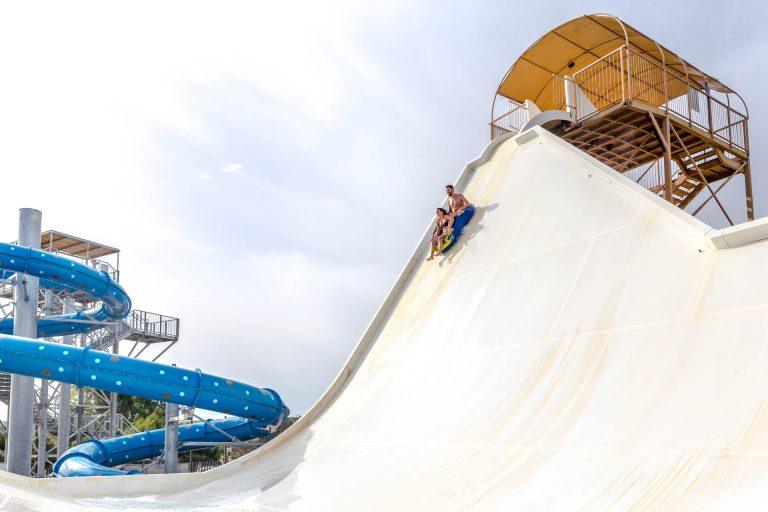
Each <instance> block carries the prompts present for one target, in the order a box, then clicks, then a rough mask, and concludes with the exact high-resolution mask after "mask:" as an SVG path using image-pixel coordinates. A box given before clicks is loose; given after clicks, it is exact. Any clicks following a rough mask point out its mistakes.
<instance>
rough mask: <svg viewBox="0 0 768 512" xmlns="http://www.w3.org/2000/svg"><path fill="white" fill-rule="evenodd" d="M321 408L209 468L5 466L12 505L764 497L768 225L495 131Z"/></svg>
mask: <svg viewBox="0 0 768 512" xmlns="http://www.w3.org/2000/svg"><path fill="white" fill-rule="evenodd" d="M457 185H458V187H457V188H458V190H459V191H460V192H463V193H465V194H466V195H467V197H468V198H469V199H470V200H471V201H472V202H473V203H474V204H475V206H476V213H475V216H474V218H473V219H472V221H471V222H470V223H469V225H468V226H467V227H466V228H465V229H464V233H463V235H462V236H461V238H460V239H459V241H458V242H457V244H456V246H455V247H454V248H453V249H452V250H451V251H450V252H449V253H447V254H445V255H443V256H438V257H437V258H436V259H435V261H432V262H429V263H427V262H425V261H424V258H425V257H426V255H427V248H428V240H427V239H423V240H422V241H421V243H420V244H419V246H418V247H417V249H416V250H415V252H414V253H413V254H412V255H411V256H410V258H409V259H408V261H407V263H406V266H405V268H404V269H403V272H402V274H401V275H400V277H399V278H398V279H397V281H396V283H395V285H394V287H393V289H392V291H391V292H390V294H389V295H388V297H387V298H386V299H385V301H384V303H383V305H382V306H381V309H380V310H379V311H378V312H377V313H376V315H375V316H374V318H373V320H372V321H371V323H370V325H369V327H368V329H367V330H366V332H365V333H364V334H363V336H362V339H361V340H360V342H359V344H358V345H357V346H356V348H355V349H354V350H353V352H352V354H351V355H350V357H349V359H348V360H347V361H346V363H345V364H344V366H343V367H342V369H341V371H340V372H339V374H338V376H337V377H336V379H335V380H334V381H333V382H332V383H331V384H330V386H329V388H328V389H327V391H326V392H325V393H324V394H323V396H322V397H321V398H320V399H319V400H318V402H317V403H316V404H315V405H314V406H313V407H312V408H311V409H310V410H309V411H308V412H307V413H306V414H305V415H304V416H302V418H301V419H300V420H299V421H297V422H296V423H295V424H293V425H292V426H291V427H290V428H289V429H288V430H286V431H285V432H283V433H282V434H281V435H280V436H278V437H277V438H276V439H274V440H273V441H271V442H269V443H267V444H266V445H264V446H263V447H261V448H259V449H258V450H256V451H254V452H252V453H250V454H248V455H246V456H244V457H241V458H240V459H237V460H235V461H233V462H231V463H229V464H227V465H225V466H223V467H221V468H217V469H215V470H212V471H207V472H205V473H199V474H191V475H189V474H175V475H140V476H132V477H111V478H98V477H96V478H71V479H64V478H62V479H54V480H50V479H48V480H35V479H30V478H22V477H18V476H16V475H10V474H2V475H0V496H2V497H3V499H5V500H6V501H5V503H7V504H9V508H10V507H12V508H13V510H16V511H18V510H22V511H32V510H57V511H58V510H77V511H80V510H116V509H119V510H136V511H138V510H141V511H146V510H176V511H179V510H217V509H218V510H228V511H229V510H238V511H244V510H251V511H263V512H279V511H288V510H290V511H312V512H322V511H334V512H338V511H369V510H370V511H432V510H434V511H440V512H446V511H462V512H465V511H544V510H546V511H560V510H565V511H572V510H585V511H605V510H628V511H629V510H631V511H643V510H697V511H698V510H717V511H723V510H734V511H749V510H761V509H762V508H763V505H764V504H765V503H766V502H768V455H767V454H768V372H766V368H768V339H767V338H768V268H767V267H766V265H765V261H767V260H768V241H767V240H766V239H768V222H766V220H765V219H762V220H758V221H753V222H749V223H746V224H740V225H737V226H735V227H731V228H727V229H724V230H715V229H712V228H710V227H709V226H707V225H705V224H703V223H701V222H700V221H698V220H696V219H695V218H693V217H691V216H689V215H688V214H686V213H685V212H683V211H681V210H679V209H676V208H675V207H672V206H671V205H669V204H667V203H665V202H664V201H662V200H661V199H660V198H658V197H656V196H654V195H653V194H652V193H651V192H649V191H647V190H645V189H643V188H642V187H640V186H638V185H636V184H634V183H633V182H631V181H630V180H628V179H626V178H624V177H622V176H620V175H618V174H617V173H616V172H615V171H613V170H611V169H609V168H607V167H605V166H604V165H602V164H600V163H599V162H597V161H595V160H593V159H591V158H590V157H588V156H586V155H585V154H583V153H581V152H579V151H578V150H577V149H575V148H573V147H572V146H569V145H568V144H566V143H565V142H563V141H561V140H560V139H558V138H557V137H555V136H553V135H551V134H549V133H547V132H546V131H543V130H541V129H539V128H533V129H531V130H529V131H526V132H524V133H523V134H522V135H519V136H517V137H516V138H513V139H501V140H499V139H497V141H495V142H494V143H493V144H492V145H491V146H489V147H488V148H487V149H486V151H484V153H483V154H482V156H481V157H480V158H479V159H478V160H476V161H474V162H472V163H470V164H469V165H468V166H467V168H466V169H465V170H464V172H463V173H462V175H461V177H460V179H459V181H458V184H457Z"/></svg>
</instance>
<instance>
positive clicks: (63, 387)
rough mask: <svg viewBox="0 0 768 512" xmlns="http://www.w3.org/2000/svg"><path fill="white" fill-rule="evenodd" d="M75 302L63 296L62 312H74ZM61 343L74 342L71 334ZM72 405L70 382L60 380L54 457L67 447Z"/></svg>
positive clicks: (68, 343)
mask: <svg viewBox="0 0 768 512" xmlns="http://www.w3.org/2000/svg"><path fill="white" fill-rule="evenodd" d="M74 312H75V303H74V300H73V299H72V297H70V296H69V295H67V296H66V297H65V298H64V314H68V313H74ZM62 343H64V344H65V345H72V344H74V338H73V337H72V336H64V338H63V339H62ZM71 407H72V384H69V383H64V382H62V383H61V384H60V387H59V424H58V434H57V437H56V458H57V459H58V458H59V457H61V456H62V455H63V454H64V452H65V451H67V450H68V449H69V436H70V433H71V432H70V422H71V421H72V420H71V410H72V409H71Z"/></svg>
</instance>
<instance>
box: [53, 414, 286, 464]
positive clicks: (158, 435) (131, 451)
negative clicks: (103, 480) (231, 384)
mask: <svg viewBox="0 0 768 512" xmlns="http://www.w3.org/2000/svg"><path fill="white" fill-rule="evenodd" d="M214 427H215V428H214ZM222 431H223V432H225V433H226V434H227V435H225V434H224V433H223V432H222ZM272 434H273V433H272V432H270V431H269V430H267V429H265V428H264V423H263V422H259V421H255V420H247V419H244V418H228V419H223V420H212V421H210V422H208V423H207V422H202V421H201V422H197V423H192V424H190V425H183V426H181V427H179V441H180V442H181V443H185V442H193V441H194V442H226V441H230V440H231V437H235V438H237V439H239V440H241V441H244V440H247V439H253V438H256V437H262V438H265V437H271V436H272ZM230 436H231V437H230ZM164 442H165V429H162V428H160V429H157V430H150V431H148V432H140V433H138V434H131V435H129V436H122V437H116V438H114V439H105V440H101V441H99V440H96V439H91V440H90V441H87V442H85V443H83V444H81V445H78V446H75V447H73V448H70V449H69V450H67V451H66V452H64V454H63V455H62V456H61V457H60V458H59V459H58V460H57V461H56V464H54V466H53V474H54V475H56V476H59V477H69V476H108V475H109V476H111V475H126V474H136V473H137V471H135V470H132V471H123V470H120V469H112V466H116V465H119V464H125V463H126V462H129V461H132V460H141V459H148V458H151V457H157V456H159V455H160V454H162V452H163V448H164ZM191 449H192V448H190V447H184V446H183V445H182V447H181V448H179V453H182V452H185V451H189V450H191Z"/></svg>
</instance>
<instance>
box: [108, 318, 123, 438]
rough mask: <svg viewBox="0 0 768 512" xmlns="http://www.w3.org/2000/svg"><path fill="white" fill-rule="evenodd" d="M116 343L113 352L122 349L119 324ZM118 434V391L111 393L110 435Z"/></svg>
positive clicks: (115, 352) (115, 330)
mask: <svg viewBox="0 0 768 512" xmlns="http://www.w3.org/2000/svg"><path fill="white" fill-rule="evenodd" d="M112 329H113V332H114V335H115V343H114V345H112V353H113V354H117V353H118V352H119V351H120V342H119V341H117V326H114V327H113V328H112ZM115 436H117V393H114V392H113V393H110V394H109V437H115Z"/></svg>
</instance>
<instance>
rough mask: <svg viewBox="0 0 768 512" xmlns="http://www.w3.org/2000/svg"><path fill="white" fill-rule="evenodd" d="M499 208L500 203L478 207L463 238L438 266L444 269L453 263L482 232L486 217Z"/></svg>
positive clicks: (460, 238)
mask: <svg viewBox="0 0 768 512" xmlns="http://www.w3.org/2000/svg"><path fill="white" fill-rule="evenodd" d="M498 207H499V203H491V204H489V205H486V206H476V207H475V214H474V215H473V216H472V219H471V220H470V221H469V223H468V224H467V225H466V226H465V227H464V229H463V230H462V232H461V236H459V238H458V239H457V240H456V242H455V243H454V244H453V246H452V247H451V252H449V253H448V254H446V255H445V257H444V258H443V259H442V260H441V261H440V262H438V265H440V266H441V267H442V266H443V264H445V263H453V259H454V258H455V257H456V256H457V255H458V254H459V253H460V252H461V250H462V248H463V247H464V246H466V245H467V244H468V243H469V242H470V241H471V240H472V239H473V238H474V237H475V235H477V234H478V233H479V232H480V231H482V229H483V219H484V218H485V215H486V214H487V213H489V212H492V211H493V210H495V209H496V208H498Z"/></svg>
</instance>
